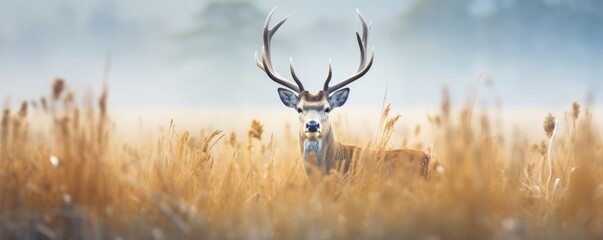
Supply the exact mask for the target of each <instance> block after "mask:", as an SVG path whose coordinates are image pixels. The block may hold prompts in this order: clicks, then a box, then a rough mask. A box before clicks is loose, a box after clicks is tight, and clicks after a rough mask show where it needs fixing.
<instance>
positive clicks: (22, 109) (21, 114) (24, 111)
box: [17, 101, 27, 118]
mask: <svg viewBox="0 0 603 240" xmlns="http://www.w3.org/2000/svg"><path fill="white" fill-rule="evenodd" d="M17 114H18V115H19V117H20V118H25V117H27V101H23V102H22V103H21V107H20V108H19V113H17Z"/></svg>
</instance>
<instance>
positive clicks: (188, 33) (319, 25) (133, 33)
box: [0, 0, 603, 108]
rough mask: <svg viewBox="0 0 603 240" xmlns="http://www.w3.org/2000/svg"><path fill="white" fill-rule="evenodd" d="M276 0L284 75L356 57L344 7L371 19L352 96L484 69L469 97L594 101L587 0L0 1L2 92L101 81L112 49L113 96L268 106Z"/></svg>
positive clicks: (595, 22) (137, 101)
mask: <svg viewBox="0 0 603 240" xmlns="http://www.w3.org/2000/svg"><path fill="white" fill-rule="evenodd" d="M273 6H277V7H278V8H277V10H276V13H275V16H274V19H273V23H275V22H276V21H278V20H280V19H281V18H282V17H284V16H286V15H289V16H290V17H289V20H288V21H287V23H286V24H285V25H284V26H283V27H282V28H281V30H279V32H278V33H277V34H276V35H275V37H274V40H273V44H274V46H273V58H274V59H273V61H274V63H275V65H276V68H277V70H278V71H279V72H280V73H281V75H283V76H286V77H288V78H289V76H290V75H289V72H288V61H289V57H293V60H294V63H295V66H296V69H297V71H298V74H299V76H300V77H301V78H302V80H303V81H304V82H305V85H306V86H307V88H310V89H313V90H318V89H319V88H320V86H321V85H322V81H324V78H325V77H326V73H327V64H328V60H329V58H331V59H332V62H333V69H334V77H333V81H338V80H340V79H343V78H345V77H347V75H349V74H351V73H352V72H353V71H354V70H355V68H356V67H357V64H358V58H359V56H358V49H357V46H356V42H355V38H354V33H353V32H354V30H356V29H359V28H360V23H359V20H358V18H357V16H356V12H355V9H356V8H358V9H360V10H361V11H362V13H363V14H364V16H365V17H366V18H367V19H368V20H369V21H371V22H372V31H371V35H370V37H369V46H374V47H375V52H376V53H375V64H374V66H373V69H371V71H370V72H369V74H367V75H366V76H365V77H364V78H362V79H360V80H358V81H357V82H354V83H353V84H352V85H350V87H351V89H352V92H351V96H350V100H349V102H348V103H347V104H349V105H352V104H354V105H357V106H361V105H362V106H366V105H369V106H371V105H375V106H377V105H379V104H380V103H381V101H382V97H383V93H384V91H385V89H386V87H387V88H388V91H389V99H390V101H391V102H393V104H394V105H396V106H429V105H435V104H437V103H438V102H439V100H440V93H441V89H442V87H444V86H447V87H448V88H450V89H451V94H452V96H453V97H454V98H455V99H456V101H457V102H463V101H465V100H466V99H467V98H468V97H469V95H470V93H471V91H472V88H473V86H474V85H475V82H476V80H477V78H478V77H479V76H480V74H481V73H483V74H484V76H485V80H484V82H483V84H482V87H481V88H480V97H479V100H478V103H479V104H484V105H492V104H495V103H497V102H500V103H502V104H503V105H511V106H514V105H528V106H534V105H546V106H551V105H569V103H570V102H571V101H572V100H573V99H577V100H580V101H585V100H586V99H587V96H592V97H591V98H592V99H594V101H595V103H597V104H601V103H603V100H602V99H603V98H602V97H601V96H600V95H601V94H603V57H602V56H603V50H602V49H603V45H602V44H601V42H603V32H602V31H603V30H601V26H603V7H602V6H601V3H598V1H595V0H575V1H569V0H529V1H528V0H526V1H519V0H500V1H494V0H460V1H445V0H417V1H415V0H405V1H347V0H334V1H288V2H285V1H268V0H262V1H251V0H250V1H232V0H231V1H192V0H183V1H177V2H175V1H173V2H167V1H159V0H145V1H142V0H130V1H112V0H87V1H70V0H46V1H33V0H20V1H10V0H9V1H7V0H0V94H1V95H2V97H3V98H4V99H10V103H11V104H12V105H15V104H16V103H17V102H19V101H21V100H25V99H34V98H38V97H39V96H40V95H43V94H49V92H50V84H51V82H52V80H53V79H54V78H55V77H57V76H60V77H63V78H65V79H66V81H67V82H68V84H69V86H70V87H71V89H73V90H74V91H76V93H77V94H76V95H78V96H79V97H82V95H84V93H85V92H86V91H88V90H92V91H95V92H98V91H99V90H100V89H101V86H102V78H103V71H104V67H105V66H104V65H105V59H106V57H107V56H108V55H110V56H111V70H110V73H109V86H110V104H111V107H114V108H154V107H195V106H207V105H212V106H216V105H219V106H228V107H236V106H269V107H272V106H279V105H280V104H281V103H280V101H279V100H278V97H277V94H276V88H277V87H278V86H277V85H276V84H275V83H274V82H272V81H270V80H269V79H268V78H267V77H266V75H265V74H264V73H263V72H261V71H260V70H259V69H258V68H257V67H256V66H255V64H254V61H253V53H254V51H256V50H259V49H260V48H261V44H262V43H261V27H262V23H263V20H264V18H265V16H266V14H267V13H268V12H269V11H270V9H271V8H272V7H273ZM597 26H598V27H597ZM6 102H8V101H6ZM5 104H6V103H5Z"/></svg>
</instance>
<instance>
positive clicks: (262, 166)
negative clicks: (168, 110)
mask: <svg viewBox="0 0 603 240" xmlns="http://www.w3.org/2000/svg"><path fill="white" fill-rule="evenodd" d="M73 96H74V94H73V93H71V92H69V89H68V86H67V85H66V84H65V82H64V81H63V80H62V79H58V80H57V82H56V83H55V84H54V86H53V87H52V95H51V96H50V97H42V98H40V100H39V101H32V102H30V103H29V104H28V103H27V102H25V103H23V104H22V105H21V107H20V109H19V110H17V111H11V110H9V109H6V110H4V111H3V114H2V119H1V124H0V137H1V138H0V141H1V143H0V166H1V167H0V211H1V212H2V214H1V215H0V238H1V239H14V238H19V239H65V238H67V239H118V238H121V239H189V238H192V239H199V238H212V239H230V238H235V239H238V238H251V239H270V238H276V239H289V238H306V239H333V238H334V239H374V238H412V239H417V238H452V239H485V238H495V239H525V238H565V239H567V238H571V239H580V238H601V237H602V236H603V209H602V208H603V207H602V206H603V205H602V203H603V201H602V195H601V194H602V186H603V185H602V183H603V172H602V170H603V166H602V161H603V149H602V145H601V144H602V138H601V135H600V134H599V131H598V129H596V127H594V126H595V125H594V124H593V120H592V116H591V113H590V112H589V110H588V109H585V108H583V107H581V106H580V105H579V104H578V103H574V104H572V106H571V107H568V113H567V114H566V116H563V117H561V118H558V119H564V121H560V124H559V125H557V126H556V125H555V124H554V121H555V120H554V118H551V119H552V120H551V119H549V120H547V122H546V123H545V129H546V132H544V131H543V132H542V136H541V137H540V138H539V139H540V140H539V141H537V142H529V141H528V140H526V139H528V138H527V136H525V135H524V134H522V131H517V132H516V133H515V135H514V137H513V138H505V137H503V136H502V135H501V134H500V131H501V129H497V128H496V127H493V126H497V125H496V124H493V123H492V120H491V118H492V116H489V115H487V114H481V116H480V115H479V113H475V112H473V110H472V109H471V107H466V108H463V109H461V110H460V111H458V112H455V111H453V110H452V109H453V108H452V107H451V104H450V101H449V100H448V97H447V93H444V100H443V101H442V107H441V109H440V111H439V113H438V114H436V115H433V116H431V117H430V124H429V125H426V126H416V127H414V131H413V132H411V133H410V135H409V136H406V137H407V138H413V135H412V134H414V135H420V134H421V132H422V131H421V129H434V131H435V139H436V144H434V143H422V142H418V143H417V142H413V146H418V147H420V148H425V149H423V150H426V151H433V152H435V153H436V154H437V155H438V156H439V158H440V159H441V160H442V161H443V163H444V165H445V166H446V170H445V173H444V174H443V175H441V176H440V177H438V178H435V179H432V181H430V182H424V181H422V180H421V179H420V178H416V177H409V176H405V175H403V174H402V175H396V176H390V177H383V176H384V175H383V174H381V171H383V169H381V168H380V164H378V162H379V152H380V151H376V152H375V153H374V154H363V155H362V156H358V157H359V159H360V163H359V165H358V167H357V171H356V172H355V176H354V178H350V177H348V176H343V175H341V174H339V173H337V172H334V173H332V174H331V175H329V176H327V177H324V178H321V177H320V176H319V175H318V174H311V175H309V177H308V175H307V174H306V170H305V169H304V168H303V166H302V165H301V160H300V154H299V145H298V143H297V141H295V139H293V140H292V138H294V137H293V136H292V134H291V132H295V130H294V129H288V130H287V133H286V134H285V136H287V137H284V138H277V137H275V136H274V135H273V134H272V133H270V132H265V131H264V128H263V126H262V124H261V123H260V122H259V121H255V120H254V121H252V122H251V127H250V129H249V131H248V134H247V136H245V135H243V136H240V135H239V136H238V135H237V134H235V133H232V131H234V130H232V129H227V130H228V133H223V132H222V131H219V130H215V129H203V130H200V131H198V132H189V131H179V130H176V127H175V124H174V123H172V124H170V126H169V128H167V129H166V130H163V131H161V132H160V133H159V136H156V137H142V136H141V137H140V138H139V139H140V140H139V141H137V142H135V143H127V142H125V141H122V140H119V138H117V137H116V132H115V126H114V123H112V121H111V119H110V116H109V114H108V113H109V112H108V111H107V105H106V99H107V91H106V88H105V89H104V90H103V93H102V95H101V96H100V97H99V98H98V100H97V104H92V103H87V104H79V103H77V102H76V101H75V100H74V97H73ZM46 99H50V102H47V100H46ZM28 106H29V107H28ZM469 106H470V105H469ZM390 111H391V109H390V108H389V106H387V107H384V109H383V116H382V119H383V120H382V121H381V124H380V131H379V132H377V133H373V134H372V135H371V136H365V139H366V140H365V141H364V143H365V144H367V145H372V146H374V148H377V150H384V149H387V148H390V147H391V146H390V145H391V144H389V141H390V138H392V130H393V128H394V127H395V125H396V122H397V121H398V119H399V116H393V117H390V116H389V115H390ZM472 115H474V116H479V118H478V117H474V118H472V117H471V116H472ZM551 117H552V116H551ZM543 119H544V116H543ZM550 121H553V124H551V122H550ZM175 122H177V119H176V121H175ZM533 122H534V124H533V126H535V127H537V126H538V125H539V124H540V123H541V121H540V120H534V121H533ZM290 128H293V127H290ZM555 128H563V131H562V134H557V135H556V136H555V134H554V130H555ZM342 129H343V127H342ZM266 134H269V136H267V135H266ZM340 135H341V134H340ZM224 136H226V137H224ZM344 136H345V135H344ZM342 140H344V141H345V140H346V139H342ZM371 142H373V143H371ZM405 142H407V141H405ZM405 144H407V143H405Z"/></svg>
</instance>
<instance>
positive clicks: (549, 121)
mask: <svg viewBox="0 0 603 240" xmlns="http://www.w3.org/2000/svg"><path fill="white" fill-rule="evenodd" d="M542 127H543V128H544V132H545V133H546V136H547V137H549V138H551V137H552V136H553V130H555V117H554V116H553V114H550V113H549V115H547V116H546V118H544V123H543V125H542Z"/></svg>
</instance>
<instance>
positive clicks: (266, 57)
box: [255, 7, 304, 93]
mask: <svg viewBox="0 0 603 240" xmlns="http://www.w3.org/2000/svg"><path fill="white" fill-rule="evenodd" d="M274 10H276V7H274V8H273V9H272V11H270V13H269V14H268V16H267V17H266V22H264V34H263V38H264V46H262V61H260V59H259V58H258V56H257V52H256V54H255V64H256V65H257V66H258V67H259V68H260V69H262V71H264V72H265V73H266V74H267V75H268V77H270V79H272V80H273V81H274V82H276V83H278V84H280V85H283V86H285V87H287V88H289V89H291V90H293V91H295V92H297V93H300V92H302V91H304V87H303V85H302V84H301V81H299V79H297V76H294V77H293V78H294V79H295V83H296V84H297V86H295V85H293V84H292V83H291V82H289V81H287V80H286V79H285V78H283V77H281V76H280V75H279V74H278V73H277V72H276V71H275V70H274V67H273V65H272V58H271V56H270V42H271V40H272V36H273V35H274V33H276V31H277V30H278V29H279V28H280V27H281V26H282V25H283V24H284V23H285V21H287V18H288V16H287V17H285V18H283V20H281V21H279V22H278V23H277V24H276V25H274V27H272V28H271V29H269V25H270V19H271V18H272V14H273V13H274Z"/></svg>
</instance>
